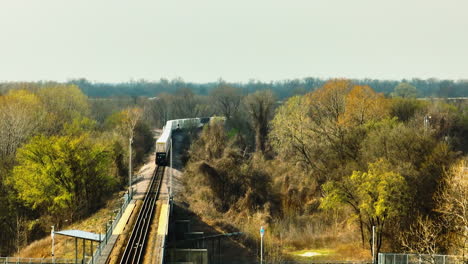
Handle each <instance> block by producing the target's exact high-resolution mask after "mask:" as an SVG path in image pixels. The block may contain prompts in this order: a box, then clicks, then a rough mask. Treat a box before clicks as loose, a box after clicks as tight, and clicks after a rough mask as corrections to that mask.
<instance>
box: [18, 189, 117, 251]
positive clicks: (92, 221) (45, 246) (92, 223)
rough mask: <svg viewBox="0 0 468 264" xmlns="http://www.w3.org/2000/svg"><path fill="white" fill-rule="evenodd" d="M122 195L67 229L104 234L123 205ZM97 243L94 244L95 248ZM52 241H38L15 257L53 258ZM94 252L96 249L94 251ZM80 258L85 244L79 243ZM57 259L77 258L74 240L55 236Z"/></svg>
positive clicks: (44, 239) (65, 228)
mask: <svg viewBox="0 0 468 264" xmlns="http://www.w3.org/2000/svg"><path fill="white" fill-rule="evenodd" d="M120 197H121V195H120V194H118V195H115V196H114V197H113V198H112V199H110V200H109V201H108V202H107V205H106V206H105V207H104V208H102V209H101V210H99V211H97V212H96V213H95V214H93V215H91V216H90V217H88V218H86V219H83V220H81V221H79V222H76V223H74V224H71V225H69V226H67V227H64V228H63V229H64V230H67V229H78V230H83V231H88V232H93V233H104V228H105V227H104V225H105V223H106V222H108V221H109V220H111V219H113V218H114V215H115V211H114V210H115V209H117V208H118V207H119V206H120V205H121V201H122V200H121V198H120ZM96 245H97V243H93V246H94V247H95V246H96ZM85 246H86V251H87V254H88V255H89V254H90V252H91V248H90V247H91V244H90V242H89V241H88V242H86V244H85ZM51 247H52V239H51V237H50V236H47V237H44V238H42V239H40V240H36V241H34V242H32V243H31V244H29V245H28V246H26V247H25V248H23V249H22V250H20V252H19V253H18V254H16V255H15V257H23V258H50V257H51ZM93 250H94V249H93ZM78 252H79V255H78V258H81V257H80V256H82V252H83V242H82V241H81V240H79V242H78ZM55 257H57V258H69V259H72V258H75V241H74V239H73V238H69V237H64V236H60V235H56V236H55Z"/></svg>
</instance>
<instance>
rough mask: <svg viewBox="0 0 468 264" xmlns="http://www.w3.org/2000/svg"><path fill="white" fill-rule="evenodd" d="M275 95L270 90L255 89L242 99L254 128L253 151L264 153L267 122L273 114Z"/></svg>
mask: <svg viewBox="0 0 468 264" xmlns="http://www.w3.org/2000/svg"><path fill="white" fill-rule="evenodd" d="M274 104H275V95H274V94H273V92H272V91H270V90H263V91H257V92H255V93H253V94H249V95H248V96H246V97H245V99H244V105H245V107H246V109H247V112H248V113H249V114H250V119H251V123H252V127H253V128H254V130H255V151H257V152H261V153H265V147H266V145H265V144H266V140H267V136H268V124H269V121H270V119H271V118H272V115H273V108H274Z"/></svg>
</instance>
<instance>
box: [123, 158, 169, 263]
mask: <svg viewBox="0 0 468 264" xmlns="http://www.w3.org/2000/svg"><path fill="white" fill-rule="evenodd" d="M164 169H165V167H164V166H158V167H157V168H156V170H155V171H154V174H153V177H152V178H151V183H150V185H149V187H148V193H147V194H146V196H145V199H144V200H143V205H142V206H141V209H140V212H139V213H138V217H137V220H136V222H135V226H134V227H133V231H132V234H131V235H130V239H129V240H128V243H127V246H126V247H125V251H124V253H123V255H122V258H121V259H120V263H121V264H124V263H142V262H143V256H144V251H145V246H146V235H147V234H148V232H149V231H148V230H149V226H150V224H151V220H152V218H153V214H154V211H155V206H156V201H157V199H158V195H159V189H160V188H161V182H162V178H163V175H164Z"/></svg>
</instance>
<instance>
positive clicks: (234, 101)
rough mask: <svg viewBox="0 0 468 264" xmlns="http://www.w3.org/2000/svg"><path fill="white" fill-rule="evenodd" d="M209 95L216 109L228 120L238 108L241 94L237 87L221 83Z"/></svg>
mask: <svg viewBox="0 0 468 264" xmlns="http://www.w3.org/2000/svg"><path fill="white" fill-rule="evenodd" d="M210 96H211V98H212V100H213V102H214V105H215V107H216V110H218V111H219V112H220V113H221V114H222V115H223V116H225V117H226V119H228V120H229V119H231V118H232V116H233V115H235V113H237V111H238V110H239V106H240V103H241V98H242V96H241V93H240V90H239V89H237V88H234V87H232V86H229V85H226V84H224V83H221V84H220V85H219V86H218V87H217V88H215V89H213V90H212V91H211V93H210Z"/></svg>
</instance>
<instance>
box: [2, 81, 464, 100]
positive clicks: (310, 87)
mask: <svg viewBox="0 0 468 264" xmlns="http://www.w3.org/2000/svg"><path fill="white" fill-rule="evenodd" d="M325 82H327V80H326V79H320V78H312V77H308V78H303V79H293V80H283V81H275V82H273V81H272V82H261V81H257V80H251V81H249V82H247V83H227V84H228V85H230V86H232V87H235V88H238V89H240V91H241V92H242V94H244V95H246V94H249V93H253V92H256V91H259V90H264V89H270V90H272V91H273V92H274V93H275V94H276V96H277V97H278V99H280V100H282V99H284V98H288V97H291V96H293V95H302V94H305V93H308V92H311V91H314V90H315V89H317V88H319V87H321V86H322V85H323V84H324V83H325ZM353 82H354V83H356V84H359V85H368V86H370V87H372V89H374V91H376V92H378V93H384V94H385V95H390V94H391V93H392V92H393V90H394V88H395V87H396V86H397V85H399V84H400V83H408V84H410V85H412V86H414V87H415V88H416V89H417V93H416V96H417V97H468V81H466V80H459V81H455V80H438V79H426V80H424V79H411V80H405V79H403V80H375V79H358V80H353ZM220 83H225V82H224V81H223V80H219V81H217V82H212V83H201V84H197V83H192V82H185V81H184V80H182V79H180V78H179V79H173V80H167V79H161V80H159V81H146V80H138V81H131V82H126V83H117V84H110V83H98V82H90V81H88V80H86V79H74V80H70V81H69V82H68V84H74V85H77V86H78V87H80V89H81V90H82V91H83V93H85V94H86V95H87V96H90V97H111V96H131V97H138V96H145V97H153V96H155V95H157V94H160V93H169V94H174V93H175V92H176V91H177V90H179V89H181V88H188V89H190V90H191V91H192V92H193V93H195V94H197V95H209V94H210V91H211V90H213V89H214V88H216V87H218V86H219V84H220ZM40 84H47V82H43V83H40ZM9 86H10V84H9V83H3V84H0V93H1V92H2V91H5V90H7V89H9Z"/></svg>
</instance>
